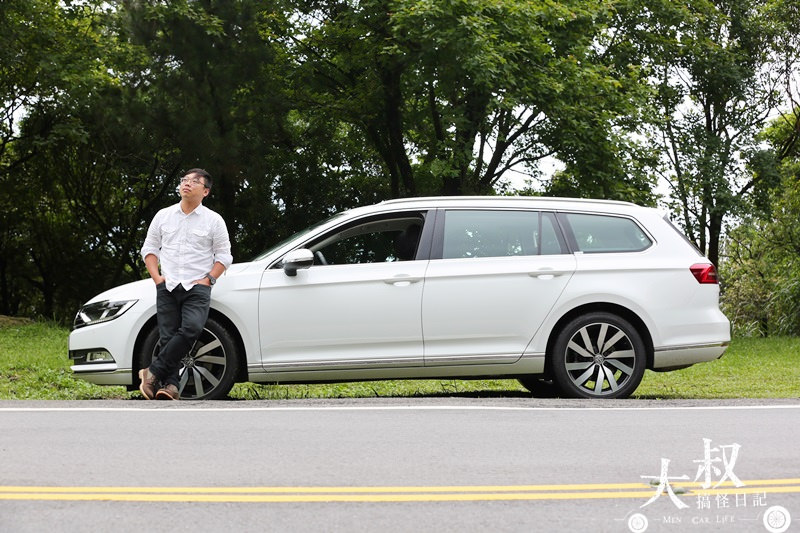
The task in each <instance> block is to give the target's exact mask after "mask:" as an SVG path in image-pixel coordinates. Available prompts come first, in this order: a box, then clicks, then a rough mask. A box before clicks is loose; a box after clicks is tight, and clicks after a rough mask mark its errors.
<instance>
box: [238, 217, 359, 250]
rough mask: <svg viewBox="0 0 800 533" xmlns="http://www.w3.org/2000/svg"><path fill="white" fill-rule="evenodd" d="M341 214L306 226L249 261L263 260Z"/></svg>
mask: <svg viewBox="0 0 800 533" xmlns="http://www.w3.org/2000/svg"><path fill="white" fill-rule="evenodd" d="M343 214H344V213H336V214H335V215H333V216H331V217H328V218H326V219H325V220H323V221H321V222H317V223H316V224H312V225H311V226H308V227H307V228H305V229H302V230H300V231H298V232H297V233H295V234H294V235H292V236H291V237H288V238H286V239H283V240H282V241H280V242H279V243H277V244H274V245H272V246H270V247H269V248H267V249H266V250H264V251H263V252H261V253H260V254H258V255H257V256H255V257H254V258H253V259H251V261H260V260H262V259H265V258H266V257H267V256H268V255H269V254H271V253H273V252H274V251H275V250H278V249H279V248H281V247H282V246H285V245H286V244H288V243H290V242H291V241H293V240H295V239H300V238H301V237H302V236H303V235H305V234H306V233H311V232H312V231H313V230H315V229H317V228H318V227H320V226H322V225H324V224H327V223H328V222H330V221H331V220H334V219H336V218H339V217H340V216H342V215H343Z"/></svg>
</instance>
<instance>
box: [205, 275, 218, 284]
mask: <svg viewBox="0 0 800 533" xmlns="http://www.w3.org/2000/svg"><path fill="white" fill-rule="evenodd" d="M206 277H207V278H208V281H210V282H211V284H212V285H213V284H215V283H216V282H217V278H215V277H214V276H212V275H211V272H209V273H208V274H206Z"/></svg>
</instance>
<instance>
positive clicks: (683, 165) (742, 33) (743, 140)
mask: <svg viewBox="0 0 800 533" xmlns="http://www.w3.org/2000/svg"><path fill="white" fill-rule="evenodd" d="M655 10H656V12H657V13H659V14H660V18H658V20H657V21H656V24H655V28H657V29H658V30H659V31H658V34H659V35H660V36H661V40H660V42H655V43H653V45H654V50H658V53H657V54H654V55H653V56H652V57H651V59H652V65H651V66H650V68H651V70H652V76H653V81H654V83H655V84H656V88H657V93H656V98H655V101H654V102H655V105H656V106H657V109H658V110H659V112H660V117H659V118H658V120H657V121H656V123H655V127H653V128H652V129H651V130H650V133H649V138H650V139H651V141H652V142H653V143H654V145H656V146H659V147H660V148H661V149H662V150H663V153H664V154H665V157H666V162H667V165H666V168H665V169H664V172H663V177H664V178H665V179H666V181H667V182H668V183H669V186H670V188H671V196H672V199H673V203H672V204H671V207H672V208H673V209H674V210H675V211H676V212H677V213H679V215H680V217H681V219H682V222H683V226H684V229H685V230H686V232H687V235H688V236H689V238H691V239H692V240H693V241H694V242H695V243H697V245H698V246H699V248H700V249H701V250H702V251H703V252H704V253H706V255H707V256H708V257H709V259H710V260H711V261H712V262H714V263H715V264H719V257H720V243H721V237H722V234H723V229H724V221H725V219H726V217H728V216H729V215H732V214H738V213H740V212H741V209H742V207H743V205H744V204H743V203H742V199H743V198H744V197H745V196H746V195H748V194H751V193H752V192H753V191H755V190H756V189H758V188H769V187H773V186H775V185H776V184H775V183H774V182H772V183H767V182H764V180H760V181H759V179H758V178H759V175H753V174H752V173H750V172H749V171H748V168H747V159H748V157H749V155H750V154H753V153H756V152H757V140H756V137H757V134H758V132H759V131H760V130H761V129H762V128H763V127H764V125H765V124H766V121H767V119H768V117H769V116H770V114H771V113H773V112H774V111H775V110H776V109H777V107H778V105H779V104H780V103H781V98H780V92H779V91H778V88H779V86H780V83H781V73H780V72H779V71H777V70H775V69H774V66H775V64H776V61H777V60H778V59H779V58H778V57H777V56H776V54H775V48H773V47H772V46H771V43H772V42H774V39H775V38H777V37H778V36H781V37H783V36H785V32H786V27H785V26H781V25H780V24H776V21H775V20H774V18H773V14H771V13H770V11H769V9H766V8H765V5H764V3H763V2H761V1H757V0H707V1H701V2H693V3H691V4H687V5H686V6H683V5H677V4H673V3H669V2H662V3H657V4H655ZM653 33H656V32H653ZM783 53H785V50H784V51H783ZM760 177H764V176H763V175H762V176H760Z"/></svg>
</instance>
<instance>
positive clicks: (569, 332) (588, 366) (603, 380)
mask: <svg viewBox="0 0 800 533" xmlns="http://www.w3.org/2000/svg"><path fill="white" fill-rule="evenodd" d="M551 357H552V361H551V362H552V364H553V366H552V368H553V376H554V378H555V381H556V383H557V384H558V386H559V388H560V389H561V392H562V393H563V394H564V395H565V396H569V397H571V398H627V397H628V396H630V395H631V394H633V391H635V390H636V387H638V386H639V383H641V381H642V377H643V376H644V371H645V367H646V366H647V349H646V348H645V344H644V341H643V340H642V336H641V335H640V334H639V332H638V331H637V330H636V328H634V327H633V326H632V325H631V324H630V322H628V321H627V320H625V319H623V318H621V317H619V316H617V315H614V314H611V313H604V312H594V313H589V314H586V315H583V316H580V317H578V318H575V319H573V320H571V321H570V322H569V323H567V324H566V325H565V326H564V327H563V328H562V329H561V331H560V332H559V334H558V337H557V338H556V342H555V344H554V345H553V353H552V355H551Z"/></svg>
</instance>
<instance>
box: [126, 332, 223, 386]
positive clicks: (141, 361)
mask: <svg viewBox="0 0 800 533" xmlns="http://www.w3.org/2000/svg"><path fill="white" fill-rule="evenodd" d="M203 329H204V330H208V331H209V332H210V333H212V334H213V335H214V336H215V337H217V339H219V341H220V343H221V344H222V348H223V350H224V351H225V359H226V361H225V371H224V372H223V374H222V376H221V378H220V381H219V384H218V385H217V386H216V387H214V388H213V389H212V390H211V391H209V392H208V393H207V394H205V395H203V396H200V397H183V396H181V399H186V400H219V399H222V398H225V397H226V396H227V395H228V393H229V392H230V390H231V389H232V388H233V385H234V384H235V383H236V375H237V371H238V367H239V352H238V349H237V346H236V343H235V342H234V340H233V337H232V336H231V334H230V333H229V332H228V330H227V329H226V328H225V327H224V326H223V325H222V324H220V323H219V322H217V321H216V320H215V319H214V318H213V317H209V318H208V320H207V321H206V324H205V326H204V327H203ZM158 340H159V335H158V326H157V325H154V326H153V327H152V328H150V331H149V332H148V333H147V335H145V337H144V340H143V341H142V344H141V348H140V350H139V353H138V355H137V358H136V360H137V365H136V368H135V369H134V373H133V375H134V382H135V383H134V384H135V385H138V381H139V369H142V368H146V367H148V366H150V363H151V361H152V360H153V355H154V354H155V350H156V347H157V345H158Z"/></svg>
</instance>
